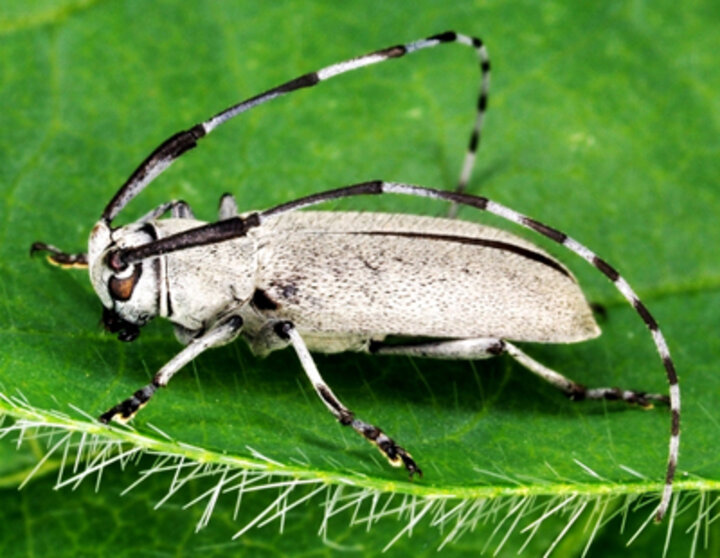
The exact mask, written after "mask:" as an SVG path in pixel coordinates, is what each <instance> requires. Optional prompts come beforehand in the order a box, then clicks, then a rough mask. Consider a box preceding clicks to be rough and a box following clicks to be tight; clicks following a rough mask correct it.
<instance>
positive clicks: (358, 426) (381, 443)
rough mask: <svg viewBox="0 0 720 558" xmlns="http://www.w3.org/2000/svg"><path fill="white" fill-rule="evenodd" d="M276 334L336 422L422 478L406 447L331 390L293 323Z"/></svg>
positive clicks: (277, 326) (285, 324)
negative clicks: (359, 415) (358, 414)
mask: <svg viewBox="0 0 720 558" xmlns="http://www.w3.org/2000/svg"><path fill="white" fill-rule="evenodd" d="M274 331H275V333H276V334H277V336H278V337H280V338H281V339H283V340H285V341H289V342H290V344H291V345H292V346H293V348H294V349H295V352H296V353H297V356H298V358H299V359H300V364H301V365H302V367H303V370H305V374H307V377H308V378H309V379H310V382H311V383H312V385H313V388H315V392H316V393H317V394H318V396H319V397H320V399H322V402H323V403H325V406H326V407H327V408H328V410H329V411H330V412H331V413H332V414H333V415H334V416H335V418H336V419H338V421H339V422H340V424H342V425H343V426H351V427H352V428H353V430H355V432H357V433H358V434H360V435H361V436H363V437H364V438H365V439H366V440H367V441H368V442H370V443H371V444H373V445H375V446H376V447H377V448H378V449H379V450H380V452H381V453H382V454H383V455H384V456H385V457H386V458H387V460H388V461H389V462H390V464H391V465H392V466H393V467H400V466H401V465H404V466H405V469H407V471H408V473H410V477H411V478H412V476H413V475H414V474H416V473H417V474H418V475H419V476H422V471H421V470H420V467H418V466H417V463H415V461H414V460H413V458H412V456H411V455H410V454H409V453H408V452H407V451H405V449H404V448H402V447H400V446H398V445H397V444H396V443H395V442H394V441H393V439H392V438H390V437H389V436H388V435H387V434H385V433H384V432H383V431H382V430H380V429H379V428H378V427H377V426H373V425H372V424H369V423H367V422H365V421H363V420H360V419H358V418H356V417H355V414H354V413H353V412H352V411H351V410H350V409H348V408H347V407H345V405H343V404H342V403H341V402H340V400H339V399H338V398H337V396H336V395H335V394H334V393H333V392H332V390H331V389H330V387H329V386H328V385H327V384H326V383H325V380H323V379H322V376H320V372H319V371H318V369H317V366H316V365H315V361H314V360H313V358H312V356H310V352H309V351H308V348H307V346H306V345H305V342H304V341H303V339H302V337H300V334H299V333H298V331H297V330H296V329H295V326H294V325H293V324H292V323H290V322H278V323H276V324H275V328H274Z"/></svg>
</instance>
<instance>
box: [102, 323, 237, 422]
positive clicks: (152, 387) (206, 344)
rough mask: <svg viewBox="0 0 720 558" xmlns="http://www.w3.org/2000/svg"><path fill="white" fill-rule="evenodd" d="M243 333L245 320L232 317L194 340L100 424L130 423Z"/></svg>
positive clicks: (103, 415) (113, 409) (116, 406)
mask: <svg viewBox="0 0 720 558" xmlns="http://www.w3.org/2000/svg"><path fill="white" fill-rule="evenodd" d="M241 329H242V319H241V318H240V316H230V317H229V318H226V319H224V320H223V321H222V322H220V323H219V324H218V325H216V326H215V327H213V328H212V329H210V330H209V331H207V332H206V333H205V334H204V335H202V336H201V337H197V338H196V339H193V340H192V341H191V342H190V343H189V344H188V345H187V346H186V347H185V348H184V349H183V350H182V351H180V352H179V353H178V354H177V355H175V356H174V357H173V358H172V359H171V360H170V362H168V363H167V364H166V365H165V366H163V367H162V368H161V369H160V370H159V371H158V373H157V374H155V377H154V378H153V381H152V382H150V383H149V384H148V385H146V386H145V387H143V388H141V389H139V390H137V391H136V392H135V393H133V394H132V395H131V396H130V397H128V398H127V399H125V400H124V401H121V402H120V403H118V404H117V405H115V406H114V407H112V408H111V409H109V410H108V411H106V412H104V413H103V414H102V415H100V417H99V420H100V422H104V423H106V424H107V423H109V422H110V421H111V420H113V419H115V420H116V421H118V422H123V423H124V422H127V421H129V420H130V419H132V418H133V417H134V416H135V413H137V412H138V411H139V410H140V409H141V408H142V407H144V406H145V405H146V404H147V402H148V401H149V400H150V398H151V397H152V396H153V395H154V394H155V392H156V391H157V389H158V388H161V387H165V386H166V385H167V384H168V382H169V381H170V380H171V379H172V377H173V376H174V375H175V373H176V372H177V371H178V370H180V369H181V368H182V367H183V366H185V365H186V364H187V363H188V362H190V361H192V360H194V359H195V357H197V356H198V355H199V354H200V353H203V352H205V351H206V350H207V349H210V348H212V347H219V346H220V345H225V344H226V343H229V342H230V341H232V340H233V339H235V337H237V336H238V334H239V333H240V330H241Z"/></svg>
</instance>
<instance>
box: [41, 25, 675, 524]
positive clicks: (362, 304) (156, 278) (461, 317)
mask: <svg viewBox="0 0 720 558" xmlns="http://www.w3.org/2000/svg"><path fill="white" fill-rule="evenodd" d="M445 43H459V44H462V45H465V46H469V47H471V48H473V49H474V50H475V52H476V54H477V56H478V59H479V62H480V70H481V85H480V93H479V96H478V103H477V113H476V119H475V123H474V126H473V128H472V132H471V137H470V143H469V147H468V150H467V152H466V155H465V160H464V163H463V167H462V171H461V175H460V180H459V183H458V187H457V189H456V190H455V191H453V192H450V191H443V190H437V189H433V188H426V187H422V186H415V185H411V184H404V183H398V182H387V181H382V180H373V181H369V182H362V183H358V184H353V185H350V186H345V187H341V188H337V189H334V190H327V191H323V192H320V193H316V194H313V195H309V196H306V197H303V198H300V199H297V200H294V201H290V202H287V203H283V204H281V205H278V206H276V207H272V208H269V209H266V210H262V211H252V212H248V213H244V214H239V212H238V209H237V204H236V202H235V199H234V198H233V196H232V195H230V194H225V195H224V196H223V197H222V198H221V201H220V215H219V220H218V221H216V222H213V223H206V222H203V221H199V220H197V219H196V218H195V216H194V215H193V213H192V210H191V209H190V207H189V206H188V205H187V204H186V203H185V202H182V201H171V202H167V203H164V204H162V205H160V206H159V207H157V208H156V209H154V210H152V211H150V212H149V213H148V214H146V215H145V216H144V217H142V218H141V219H139V220H138V221H137V222H135V223H131V224H129V225H126V226H122V227H113V226H112V222H113V220H114V219H115V218H116V217H117V215H118V214H119V213H120V212H121V211H122V210H123V208H124V207H125V206H126V205H127V204H128V203H129V202H130V201H131V200H132V199H133V198H134V197H135V196H137V195H138V194H139V193H140V192H141V191H142V189H143V188H145V187H146V186H147V185H148V184H149V183H150V182H151V181H152V180H153V179H154V178H155V177H156V176H158V175H159V174H160V173H161V172H162V171H164V170H165V169H166V168H167V167H168V166H169V165H170V164H171V163H172V162H173V161H174V160H176V159H177V158H178V157H180V156H181V155H182V154H183V153H185V152H186V151H188V150H189V149H191V148H194V147H195V146H196V144H197V142H198V141H199V140H200V139H201V138H203V137H204V136H206V135H207V134H209V133H210V132H211V131H213V130H214V129H215V128H216V127H217V126H219V125H220V124H222V123H224V122H226V121H227V120H229V119H231V118H233V117H234V116H237V115H238V114H241V113H243V112H245V111H247V110H250V109H252V108H254V107H256V106H258V105H260V104H263V103H265V102H267V101H269V100H271V99H274V98H277V97H279V96H282V95H285V94H287V93H290V92H292V91H296V90H298V89H302V88H306V87H311V86H314V85H316V84H318V83H320V82H322V81H325V80H327V79H330V78H332V77H335V76H337V75H340V74H343V73H346V72H349V71H351V70H355V69H358V68H362V67H364V66H368V65H371V64H376V63H379V62H383V61H386V60H391V59H395V58H400V57H402V56H404V55H407V54H411V53H413V52H416V51H419V50H423V49H427V48H432V47H435V46H438V45H441V44H445ZM489 78H490V62H489V58H488V55H487V49H486V47H485V45H484V43H483V42H482V41H481V40H480V39H477V38H474V37H469V36H466V35H462V34H459V33H456V32H454V31H448V32H445V33H441V34H438V35H434V36H431V37H428V38H427V39H421V40H418V41H414V42H410V43H407V44H401V45H396V46H392V47H389V48H385V49H381V50H378V51H375V52H372V53H370V54H366V55H364V56H359V57H357V58H352V59H349V60H346V61H343V62H339V63H337V64H333V65H330V66H327V67H325V68H322V69H320V70H318V71H315V72H311V73H308V74H304V75H302V76H300V77H298V78H295V79H293V80H290V81H288V82H286V83H283V84H281V85H279V86H277V87H274V88H272V89H269V90H267V91H265V92H264V93H261V94H259V95H256V96H254V97H251V98H249V99H247V100H245V101H242V102H240V103H238V104H236V105H233V106H232V107H230V108H228V109H225V110H224V111H222V112H220V113H218V114H216V115H215V116H213V117H212V118H210V119H208V120H206V121H204V122H202V123H200V124H197V125H195V126H193V127H192V128H190V129H188V130H185V131H182V132H179V133H177V134H175V135H174V136H172V137H170V138H168V139H167V140H166V141H165V142H163V143H162V144H160V146H159V147H157V148H156V149H155V150H154V151H153V152H152V153H151V154H150V155H149V156H148V157H147V158H146V159H145V160H144V161H143V162H142V163H141V164H140V166H139V167H138V168H137V169H136V170H135V171H134V172H133V173H132V174H131V176H130V177H129V178H128V180H127V181H126V182H125V183H124V184H123V186H122V187H121V188H120V189H119V190H118V191H117V193H116V194H115V196H114V197H113V198H112V199H111V200H110V202H109V203H108V205H107V206H106V208H105V210H104V211H103V213H102V216H101V218H100V220H99V221H98V222H97V223H96V224H95V226H94V227H93V229H92V232H91V234H90V240H89V244H88V252H87V253H75V254H73V253H67V252H63V251H62V250H60V249H58V248H56V247H55V246H53V245H51V244H47V243H42V242H36V243H34V244H33V245H32V247H31V253H33V252H37V251H45V252H47V253H48V258H49V260H50V261H51V262H52V263H54V264H57V265H61V266H65V267H87V268H89V273H90V279H91V282H92V285H93V288H94V289H95V292H96V293H97V295H98V297H99V298H100V300H101V302H102V304H103V323H104V325H105V327H106V328H107V329H108V330H109V331H111V332H114V333H117V335H118V337H119V339H120V340H122V341H132V340H133V339H135V338H136V337H137V336H138V334H139V332H140V328H141V327H142V326H144V325H145V324H146V323H147V322H148V321H150V320H151V319H152V318H154V317H157V316H160V317H163V318H166V319H168V320H170V321H171V322H172V323H173V324H174V326H175V333H176V336H177V338H178V339H179V340H180V342H181V343H183V344H184V345H185V347H184V348H183V349H182V350H181V351H180V352H179V353H178V354H177V355H176V356H175V357H174V358H172V359H171V360H170V361H169V362H168V363H167V364H166V365H165V366H163V367H162V368H161V369H160V370H159V371H158V372H157V374H156V375H155V376H154V378H153V381H152V382H151V383H150V384H148V385H146V386H145V387H143V388H141V389H139V390H138V391H136V392H135V393H134V394H133V395H132V396H131V397H129V398H127V399H125V400H124V401H122V402H121V403H119V404H117V405H115V406H113V407H112V408H110V409H109V410H108V411H106V412H105V413H103V414H102V415H101V416H100V420H101V421H102V422H104V423H108V422H110V421H111V420H118V421H121V422H122V421H127V420H129V419H131V418H132V417H133V416H134V415H135V413H136V412H137V411H138V410H139V409H140V408H141V407H142V406H143V405H145V404H146V403H147V402H148V401H149V399H150V398H151V397H152V396H153V394H154V393H155V392H156V391H157V390H158V388H160V387H163V386H166V385H167V384H168V382H169V381H170V379H171V378H172V376H173V375H174V374H175V373H176V372H177V371H178V370H180V369H181V368H182V367H183V366H184V365H185V364H187V363H188V362H190V361H191V360H193V359H194V358H195V357H196V356H197V355H199V354H200V353H202V352H203V351H205V350H207V349H209V348H211V347H217V346H220V345H223V344H226V343H229V342H231V341H233V340H234V339H236V338H237V337H238V336H242V337H244V338H245V339H246V340H247V341H248V342H249V344H250V347H251V349H252V350H253V352H255V353H256V354H258V355H265V354H267V353H269V352H270V351H274V350H277V349H280V348H284V347H287V346H291V347H292V348H293V349H294V350H295V352H296V353H297V356H298V358H299V360H300V363H301V365H302V367H303V369H304V371H305V373H306V375H307V376H308V378H309V380H310V382H311V383H312V385H313V387H314V389H315V391H316V392H317V394H318V396H319V397H320V399H321V401H322V402H323V403H324V404H325V406H326V407H327V408H328V410H329V411H330V412H331V413H332V414H333V415H334V417H335V418H336V419H337V420H338V421H339V422H340V423H341V424H342V425H345V426H350V427H351V428H352V429H354V430H355V431H357V432H358V433H359V434H360V435H361V436H363V437H364V438H365V439H367V440H368V441H370V442H371V443H373V444H374V445H376V446H377V448H378V449H379V450H380V451H381V452H382V453H383V454H384V455H385V457H386V458H387V459H388V460H389V461H390V463H391V464H393V465H395V466H404V467H405V469H406V470H407V471H408V472H409V474H410V476H411V477H412V475H413V474H418V475H421V474H422V471H421V469H420V467H419V466H418V464H417V463H416V462H415V460H414V459H413V457H412V456H411V455H410V453H409V452H408V451H406V450H405V449H404V448H403V447H402V446H400V445H398V444H397V443H396V442H395V441H394V440H393V439H392V438H391V437H390V436H388V435H387V434H386V433H385V432H383V431H382V430H381V429H380V428H378V427H376V426H375V425H373V424H372V423H369V422H365V421H364V420H361V419H360V418H358V417H357V416H356V415H355V414H354V413H353V412H352V411H351V410H350V409H349V408H348V407H346V406H345V405H344V404H343V403H342V402H341V401H340V399H339V398H338V397H337V396H336V395H335V394H334V393H333V392H332V390H331V389H330V387H329V386H328V385H327V384H326V383H325V381H324V380H323V378H322V376H321V375H320V373H319V371H318V369H317V367H316V365H315V363H314V361H313V358H312V356H311V352H312V351H317V352H325V353H333V352H340V351H365V352H369V353H374V354H402V355H412V356H422V357H433V358H446V359H483V358H490V357H494V356H497V355H500V354H508V355H510V356H511V357H512V358H513V359H515V360H516V361H517V362H519V363H520V364H521V365H523V366H524V367H525V368H527V369H528V370H530V371H531V372H533V373H535V374H537V375H538V376H540V377H542V378H543V379H544V380H546V381H548V382H550V383H551V384H552V385H554V386H555V387H557V388H559V389H560V390H562V391H563V392H564V393H565V394H566V395H568V396H569V397H570V398H571V399H573V400H582V399H608V400H615V399H619V400H624V401H625V402H628V403H633V404H638V405H641V406H644V407H649V406H650V405H651V404H652V402H653V401H659V402H662V403H669V405H670V410H671V415H672V422H671V436H670V448H669V457H668V464H667V472H666V479H665V485H664V489H663V494H662V497H661V500H660V504H659V506H658V508H657V511H656V518H657V519H658V520H659V519H661V518H662V516H663V515H664V513H665V511H666V510H667V508H668V504H669V501H670V497H671V493H672V483H673V477H674V473H675V469H676V466H677V457H678V449H679V442H680V426H679V425H680V389H679V386H678V380H677V374H676V372H675V367H674V364H673V361H672V358H671V356H670V352H669V350H668V347H667V344H666V342H665V339H664V336H663V335H662V333H661V331H660V328H659V327H658V324H657V321H656V320H655V319H654V318H653V316H652V315H651V314H650V312H649V310H648V309H647V307H646V306H645V305H644V304H643V303H642V302H641V301H640V299H639V298H638V297H637V295H636V294H635V292H634V291H633V290H632V288H631V287H630V285H629V284H628V283H627V281H626V280H625V279H624V278H623V277H622V276H621V275H620V274H619V273H618V272H617V271H616V270H615V268H614V267H612V266H611V265H610V264H608V263H607V262H606V261H605V260H603V259H601V258H600V257H599V256H597V255H596V254H595V253H594V252H592V251H591V250H589V249H588V248H586V247H585V246H583V245H582V244H580V243H578V242H577V241H575V240H573V239H572V238H571V237H569V236H567V235H566V234H565V233H563V232H561V231H559V230H557V229H554V228H552V227H549V226H547V225H544V224H542V223H540V222H539V221H536V220H534V219H532V218H530V217H527V216H525V215H521V214H519V213H517V212H515V211H513V210H512V209H510V208H508V207H505V206H503V205H500V204H499V203H496V202H493V201H491V200H489V199H487V198H485V197H479V196H473V195H469V194H466V193H464V189H465V186H466V184H467V182H468V179H469V176H470V173H471V170H472V167H473V164H474V161H475V155H476V152H477V148H478V144H479V140H480V134H481V130H482V123H483V117H484V114H485V111H486V108H487V98H488V86H489ZM379 194H404V195H411V196H421V197H427V198H432V199H436V200H440V201H445V202H450V203H451V207H450V212H451V216H452V214H454V212H455V209H456V208H457V207H458V206H459V205H464V206H469V207H472V208H475V209H477V210H483V211H487V212H489V213H493V214H495V215H497V216H500V217H502V218H504V219H506V220H509V221H511V222H513V223H515V224H517V225H520V226H522V227H525V228H528V229H531V230H534V231H535V232H537V233H539V234H541V235H543V236H545V237H547V238H549V239H551V240H553V241H555V242H556V243H559V244H562V245H563V246H565V247H566V248H568V249H569V250H570V251H571V252H574V253H575V254H577V255H579V256H580V257H582V258H583V259H585V260H587V261H588V262H589V263H590V264H591V265H593V266H594V267H595V268H596V269H597V270H599V271H600V272H601V273H602V274H604V275H605V276H606V277H608V278H609V279H610V281H612V283H613V284H614V285H615V287H616V288H617V289H618V290H619V292H620V293H621V294H622V295H623V296H624V297H625V298H626V299H627V300H628V301H629V303H630V304H631V305H632V306H633V308H634V309H635V310H636V312H637V313H638V315H639V316H640V317H641V318H642V320H643V321H644V323H645V324H646V326H647V327H648V328H649V330H650V332H651V334H652V337H653V340H654V342H655V345H656V347H657V350H658V352H659V354H660V357H661V360H662V362H663V365H664V368H665V372H666V376H667V380H668V383H669V386H670V395H669V397H668V396H666V395H661V394H649V393H645V392H642V391H635V390H629V389H619V388H605V387H600V388H586V387H585V386H583V385H581V384H579V383H577V382H575V381H573V380H571V379H569V378H567V377H565V376H564V375H562V374H560V373H559V372H556V371H554V370H551V369H549V368H547V367H545V366H544V365H542V364H541V363H539V362H537V361H536V360H534V359H533V358H531V357H530V356H529V355H527V354H526V353H525V352H523V351H521V350H520V349H519V348H518V347H517V346H515V345H514V344H513V343H512V342H515V341H530V342H541V343H575V342H580V341H585V340H588V339H592V338H594V337H596V336H597V335H599V333H600V330H599V328H598V326H597V324H596V322H595V319H594V317H593V314H592V311H591V309H590V306H589V305H588V303H587V302H586V300H585V298H584V296H583V294H582V291H581V290H580V287H579V286H578V283H577V281H576V279H575V278H574V276H573V275H572V273H571V272H570V271H569V270H568V269H567V268H566V267H565V265H564V264H562V263H561V262H560V261H558V260H557V259H555V258H554V257H552V256H550V255H549V254H548V253H546V252H545V251H544V250H542V249H540V248H538V247H537V246H535V245H534V244H532V243H531V242H529V241H527V240H524V239H522V238H520V237H518V236H515V235H514V234H511V233H508V232H505V231H502V230H500V229H496V228H493V227H488V226H483V225H479V224H475V223H471V222H467V221H459V220H454V219H450V218H430V217H422V216H416V215H397V214H383V213H352V212H318V211H297V210H299V209H304V208H307V207H310V206H314V205H316V204H320V203H323V202H326V201H329V200H336V199H339V198H345V197H351V196H358V195H379ZM167 213H170V217H169V218H164V216H165V215H166V214H167ZM391 337H393V338H400V341H396V342H389V339H390V338H391ZM511 341H512V342H511Z"/></svg>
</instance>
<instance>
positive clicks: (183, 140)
mask: <svg viewBox="0 0 720 558" xmlns="http://www.w3.org/2000/svg"><path fill="white" fill-rule="evenodd" d="M445 43H459V44H462V45H465V46H469V47H472V48H473V49H475V52H476V53H477V56H478V58H479V61H480V72H481V83H480V93H479V95H478V101H477V115H476V118H475V123H474V125H473V128H472V132H471V136H470V143H469V146H468V150H467V153H466V155H465V160H464V162H463V167H462V171H461V174H460V179H459V181H458V191H462V190H464V188H465V186H466V185H467V182H468V180H469V178H470V173H471V172H472V168H473V165H474V162H475V154H476V152H477V148H478V145H479V141H480V134H481V131H482V123H483V118H484V115H485V111H486V109H487V101H488V89H489V87H490V60H489V58H488V53H487V49H486V48H485V45H484V43H483V42H482V40H480V39H478V38H475V37H470V36H467V35H462V34H460V33H456V32H455V31H446V32H444V33H440V34H438V35H433V36H432V37H428V38H426V39H420V40H418V41H413V42H410V43H406V44H402V45H396V46H391V47H388V48H384V49H381V50H377V51H375V52H371V53H369V54H365V55H363V56H358V57H356V58H351V59H349V60H345V61H343V62H338V63H336V64H332V65H330V66H326V67H325V68H322V69H320V70H317V71H315V72H310V73H308V74H304V75H302V76H300V77H297V78H295V79H292V80H290V81H288V82H285V83H283V84H282V85H278V86H277V87H273V88H272V89H269V90H267V91H265V92H264V93H260V94H259V95H255V96H254V97H250V98H249V99H246V100H244V101H242V102H240V103H238V104H236V105H233V106H231V107H229V108H227V109H225V110H223V111H222V112H219V113H218V114H216V115H215V116H213V117H212V118H210V119H208V120H206V121H205V122H201V123H200V124H196V125H195V126H193V127H192V128H189V129H188V130H185V131H182V132H178V133H177V134H175V135H173V136H171V137H170V138H168V139H167V140H165V141H164V142H163V143H162V144H160V145H159V146H158V147H157V148H156V149H155V150H154V151H153V152H152V153H151V154H150V155H149V156H148V157H147V158H146V159H145V160H144V161H143V162H142V163H141V164H140V166H139V167H138V168H137V169H135V171H134V172H133V173H132V174H131V175H130V177H129V178H128V179H127V181H126V182H125V184H123V185H122V187H121V188H120V189H119V190H118V191H117V193H116V194H115V196H114V197H113V198H112V200H110V202H109V203H108V205H107V207H106V208H105V210H104V211H103V213H102V217H101V218H102V220H104V221H105V222H106V223H107V224H108V225H109V224H110V223H112V221H113V220H114V219H115V217H117V215H118V214H119V213H120V212H121V211H122V210H123V209H124V208H125V206H126V205H127V204H128V203H129V202H130V201H131V200H132V199H133V198H134V197H135V196H137V195H138V194H139V193H140V192H141V191H142V190H143V189H144V188H145V187H146V186H147V185H148V184H150V182H152V181H153V180H154V179H155V178H156V177H157V176H158V175H160V174H161V173H162V172H163V171H164V170H165V169H166V168H168V167H169V166H170V165H171V164H172V163H173V162H174V161H175V160H176V159H177V158H179V157H180V156H181V155H182V154H183V153H185V152H186V151H188V150H190V149H192V148H194V147H195V146H196V145H197V142H198V140H200V139H201V138H203V137H205V136H206V135H208V134H209V133H210V132H212V131H213V130H214V129H215V128H217V127H218V126H220V125H221V124H223V123H224V122H227V121H228V120H230V119H231V118H234V117H235V116H237V115H239V114H242V113H243V112H246V111H248V110H250V109H253V108H255V107H257V106H259V105H261V104H263V103H265V102H267V101H270V100H272V99H275V98H277V97H281V96H283V95H285V94H287V93H290V92H292V91H296V90H298V89H303V88H305V87H311V86H313V85H316V84H318V83H320V82H322V81H326V80H328V79H330V78H333V77H335V76H338V75H341V74H344V73H346V72H350V71H353V70H357V69H359V68H363V67H365V66H370V65H372V64H377V63H380V62H385V61H386V60H391V59H393V58H400V57H402V56H404V55H406V54H411V53H413V52H417V51H419V50H423V49H427V48H433V47H436V46H438V45H441V44H445Z"/></svg>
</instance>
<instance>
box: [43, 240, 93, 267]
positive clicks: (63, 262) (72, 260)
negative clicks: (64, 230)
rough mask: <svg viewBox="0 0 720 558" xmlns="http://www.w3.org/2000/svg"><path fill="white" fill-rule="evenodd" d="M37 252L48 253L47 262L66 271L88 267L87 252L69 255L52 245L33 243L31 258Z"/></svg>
mask: <svg viewBox="0 0 720 558" xmlns="http://www.w3.org/2000/svg"><path fill="white" fill-rule="evenodd" d="M36 252H47V261H49V262H50V263H51V264H53V265H57V266H59V267H62V268H65V269H73V268H74V269H87V266H88V260H87V252H78V253H76V254H69V253H67V252H63V251H62V250H60V248H58V247H57V246H53V245H52V244H46V243H45V242H33V243H32V245H31V246H30V257H32V256H33V255H34V254H35V253H36Z"/></svg>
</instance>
